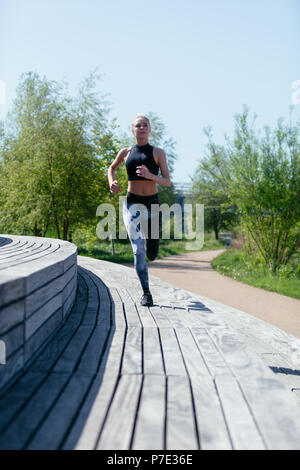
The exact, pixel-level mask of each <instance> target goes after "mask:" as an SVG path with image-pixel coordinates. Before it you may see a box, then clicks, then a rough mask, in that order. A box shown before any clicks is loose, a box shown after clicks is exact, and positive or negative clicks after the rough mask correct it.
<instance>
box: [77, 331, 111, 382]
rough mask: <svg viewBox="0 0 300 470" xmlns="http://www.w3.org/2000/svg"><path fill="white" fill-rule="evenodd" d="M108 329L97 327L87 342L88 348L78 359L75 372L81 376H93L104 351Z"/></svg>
mask: <svg viewBox="0 0 300 470" xmlns="http://www.w3.org/2000/svg"><path fill="white" fill-rule="evenodd" d="M109 333H110V328H108V327H103V326H102V325H100V326H99V325H97V326H96V328H95V330H94V331H93V334H92V337H91V339H90V340H89V343H88V346H87V348H86V349H85V351H84V352H83V354H82V356H81V357H80V362H79V364H78V367H77V371H78V372H81V373H82V374H87V375H92V374H95V373H96V372H97V370H98V367H99V365H100V359H101V356H102V353H103V351H104V348H105V345H106V341H107V340H108V336H109Z"/></svg>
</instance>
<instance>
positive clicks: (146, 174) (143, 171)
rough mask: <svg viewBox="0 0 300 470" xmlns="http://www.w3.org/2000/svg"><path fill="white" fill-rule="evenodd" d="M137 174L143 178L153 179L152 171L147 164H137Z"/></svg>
mask: <svg viewBox="0 0 300 470" xmlns="http://www.w3.org/2000/svg"><path fill="white" fill-rule="evenodd" d="M136 174H137V175H138V176H141V177H143V178H147V179H149V180H151V177H152V173H151V172H150V171H149V170H148V168H147V167H146V166H145V165H141V166H137V167H136Z"/></svg>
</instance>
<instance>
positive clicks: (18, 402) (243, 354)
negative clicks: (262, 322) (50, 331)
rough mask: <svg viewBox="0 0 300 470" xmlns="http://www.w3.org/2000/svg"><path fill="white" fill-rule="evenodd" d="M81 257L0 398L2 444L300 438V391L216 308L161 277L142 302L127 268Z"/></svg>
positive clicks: (227, 443)
mask: <svg viewBox="0 0 300 470" xmlns="http://www.w3.org/2000/svg"><path fill="white" fill-rule="evenodd" d="M78 264H79V266H78V290H77V297H76V302H75V305H74V307H73V310H72V312H71V314H70V317H69V319H68V321H67V322H66V323H65V324H64V325H63V326H62V328H61V329H60V330H59V332H58V333H57V334H56V336H55V337H54V338H53V339H52V340H51V342H50V343H49V344H48V345H47V346H46V348H45V349H44V350H43V352H42V353H41V354H40V355H39V356H38V357H37V358H36V360H35V361H34V362H33V363H32V364H31V365H30V367H29V369H28V370H27V371H26V372H25V373H24V374H23V375H22V376H21V377H20V379H19V380H18V381H17V382H16V383H15V384H14V385H13V386H12V387H11V389H10V390H8V391H7V392H6V393H5V394H4V395H3V396H2V397H1V398H0V448H1V449H118V450H121V449H126V450H129V449H132V450H140V449H155V450H161V449H167V450H172V449H174V450H178V449H180V450H183V449H185V450H186V449H188V450H193V449H196V450H197V449H213V450H217V449H242V450H246V449H297V450H298V449H300V402H299V401H298V400H297V398H296V396H295V394H292V393H291V392H290V391H289V390H288V389H287V387H286V386H285V385H283V383H282V382H281V381H280V380H279V378H278V375H277V374H275V373H274V371H273V370H272V369H271V368H270V367H268V365H267V363H266V361H265V360H264V359H265V357H264V358H262V356H261V355H260V354H258V353H257V351H256V350H255V347H252V346H253V345H254V342H253V341H254V339H253V337H252V340H251V341H252V344H250V343H251V341H248V342H247V337H246V336H247V335H246V332H244V334H243V332H240V333H239V332H238V331H237V328H236V327H231V326H230V325H229V324H228V323H227V322H226V321H225V320H224V313H225V310H224V309H223V311H221V310H222V309H221V308H220V307H219V310H218V308H217V307H216V308H214V307H213V305H212V304H211V305H208V304H209V302H205V301H201V300H200V299H199V297H197V296H191V295H189V293H186V292H185V291H181V290H179V289H176V288H174V287H173V286H170V285H167V284H166V283H162V282H160V281H158V280H153V288H152V291H153V294H154V302H155V306H154V307H151V308H146V307H141V306H139V299H140V295H141V293H140V288H139V285H138V282H137V280H136V276H135V273H134V271H133V270H132V269H130V268H125V267H123V266H118V265H114V264H112V263H107V262H104V261H97V260H93V259H91V258H84V257H78ZM229 317H230V314H229ZM235 318H236V321H237V317H235ZM250 333H251V327H249V334H248V339H249V335H250ZM250 336H251V335H250ZM273 339H274V337H273ZM267 342H268V341H267ZM258 343H259V344H260V346H262V345H263V344H265V345H266V341H265V343H264V341H263V338H262V336H261V332H260V333H259V334H258V335H257V338H256V343H255V344H256V345H257V344H258ZM296 344H297V341H295V342H294V345H296ZM297 346H298V345H297ZM268 348H270V345H269V346H268V347H267V346H265V349H261V350H260V352H261V354H262V355H263V354H265V355H266V354H267V353H266V351H269V349H268ZM299 350H300V348H299ZM296 352H297V351H296ZM270 354H271V353H270ZM281 357H282V356H281ZM296 372H297V371H296V370H295V374H294V377H295V380H296V381H297V379H298V378H299V376H298V374H297V373H296ZM295 383H296V382H295ZM294 388H297V387H294ZM299 388H300V387H299Z"/></svg>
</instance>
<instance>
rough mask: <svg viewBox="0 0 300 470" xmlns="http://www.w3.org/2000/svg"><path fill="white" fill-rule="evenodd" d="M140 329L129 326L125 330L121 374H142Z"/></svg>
mask: <svg viewBox="0 0 300 470" xmlns="http://www.w3.org/2000/svg"><path fill="white" fill-rule="evenodd" d="M142 370H143V358H142V329H141V328H139V327H137V326H130V327H128V330H127V335H126V341H125V350H124V357H123V364H122V374H142Z"/></svg>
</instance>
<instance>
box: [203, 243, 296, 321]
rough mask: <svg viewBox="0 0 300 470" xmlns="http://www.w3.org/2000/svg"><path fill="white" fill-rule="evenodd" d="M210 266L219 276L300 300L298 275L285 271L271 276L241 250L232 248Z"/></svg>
mask: <svg viewBox="0 0 300 470" xmlns="http://www.w3.org/2000/svg"><path fill="white" fill-rule="evenodd" d="M211 265H212V267H213V268H214V269H216V271H218V272H220V273H221V274H225V275H226V276H229V277H231V278H233V279H236V280H237V281H240V282H243V283H245V284H248V285H250V286H254V287H260V288H262V289H266V290H268V291H271V292H277V293H278V294H283V295H286V296H288V297H293V298H295V299H300V275H299V273H298V272H296V270H293V269H289V270H288V269H286V270H281V271H280V272H279V273H276V274H273V273H271V272H270V270H269V269H268V268H267V267H266V266H264V265H263V264H262V263H259V262H257V260H254V259H252V260H250V259H247V258H246V257H245V253H244V252H243V250H237V249H234V248H230V249H228V250H226V251H225V252H223V253H222V254H221V255H219V256H218V257H217V258H215V259H214V260H213V261H212V263H211ZM298 270H299V268H298ZM299 313H300V312H299Z"/></svg>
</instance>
